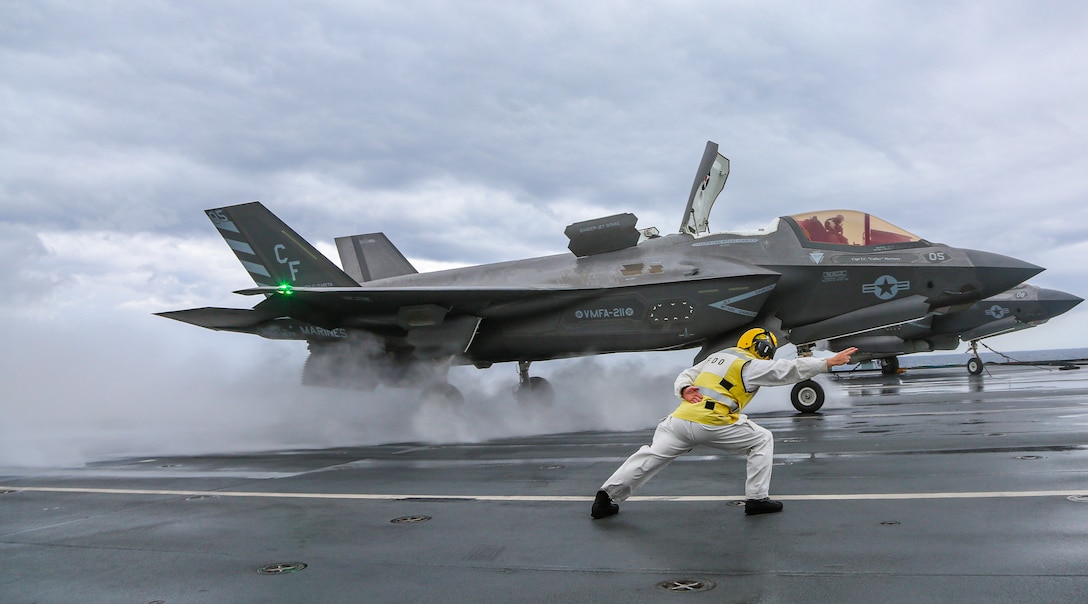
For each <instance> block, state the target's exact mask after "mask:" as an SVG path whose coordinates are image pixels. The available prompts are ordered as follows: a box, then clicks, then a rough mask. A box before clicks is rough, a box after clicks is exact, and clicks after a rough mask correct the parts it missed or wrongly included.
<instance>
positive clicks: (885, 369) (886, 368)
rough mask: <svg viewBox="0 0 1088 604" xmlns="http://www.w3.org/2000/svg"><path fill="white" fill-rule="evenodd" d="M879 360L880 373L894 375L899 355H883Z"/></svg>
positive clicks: (897, 370) (897, 371)
mask: <svg viewBox="0 0 1088 604" xmlns="http://www.w3.org/2000/svg"><path fill="white" fill-rule="evenodd" d="M879 362H880V373H881V374H883V375H896V374H898V373H899V357H884V358H883V359H880V361H879Z"/></svg>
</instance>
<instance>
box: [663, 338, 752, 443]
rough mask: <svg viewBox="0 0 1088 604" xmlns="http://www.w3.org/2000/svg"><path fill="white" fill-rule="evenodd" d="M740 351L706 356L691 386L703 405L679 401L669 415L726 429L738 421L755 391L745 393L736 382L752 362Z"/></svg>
mask: <svg viewBox="0 0 1088 604" xmlns="http://www.w3.org/2000/svg"><path fill="white" fill-rule="evenodd" d="M756 358H759V357H756V356H755V355H753V354H751V353H750V352H748V351H747V350H744V349H743V348H728V349H726V350H721V351H719V352H716V353H714V354H712V355H710V356H709V357H707V360H706V362H705V363H704V365H703V370H702V372H701V373H700V374H699V376H698V377H696V378H695V384H694V386H695V387H696V388H698V389H699V394H702V395H703V402H701V403H689V402H687V401H681V403H680V406H679V407H677V408H676V411H673V412H672V416H673V417H675V418H678V419H686V420H688V421H691V422H697V423H700V424H707V425H710V426H727V425H729V424H733V423H736V422H737V421H739V420H740V413H741V410H742V409H744V406H745V405H747V404H748V401H750V400H752V397H754V396H755V395H756V392H758V391H759V388H758V387H757V388H756V389H755V390H753V391H751V392H748V391H747V390H745V389H744V382H743V381H741V379H740V372H741V370H742V369H744V366H745V365H747V364H748V363H749V362H751V360H752V359H756Z"/></svg>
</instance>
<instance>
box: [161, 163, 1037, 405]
mask: <svg viewBox="0 0 1088 604" xmlns="http://www.w3.org/2000/svg"><path fill="white" fill-rule="evenodd" d="M717 149H718V147H717V145H716V144H715V143H713V142H708V143H707V146H706V150H705V151H704V155H703V158H702V161H701V162H700V165H699V169H698V171H697V173H696V177H695V180H694V182H693V184H692V189H691V193H690V195H689V198H688V203H687V207H686V208H685V212H684V217H683V219H682V222H681V227H680V232H679V233H674V234H671V235H667V236H660V235H659V233H658V231H657V230H656V229H642V230H641V231H640V230H638V229H636V228H635V225H636V224H637V219H636V218H635V216H634V215H632V214H617V215H613V216H607V217H604V218H599V219H595V220H589V221H585V222H578V223H574V224H571V225H570V226H568V227H567V229H566V231H565V233H566V235H567V237H568V238H569V239H570V245H569V246H568V249H569V250H570V251H569V253H562V254H557V255H552V256H545V257H540V258H531V259H526V260H517V261H511V262H502V263H497V264H487V265H480V266H472V267H465V268H458V269H452V270H444V271H436V272H430V273H418V272H417V271H416V270H415V268H413V267H412V265H411V264H410V263H409V262H408V260H407V259H405V257H404V256H403V254H401V253H400V251H399V250H397V249H396V247H394V246H393V244H392V243H391V242H390V241H389V239H388V238H387V237H386V236H385V235H384V234H382V233H372V234H366V235H355V236H350V237H340V238H337V239H336V246H337V249H338V251H339V254H340V258H341V261H342V264H343V267H344V268H343V269H341V268H340V267H338V266H337V265H335V264H334V263H333V262H331V261H330V260H328V259H327V258H325V257H324V256H323V255H322V254H321V253H320V252H318V251H317V249H315V248H314V247H313V246H312V245H310V244H309V243H308V242H306V241H305V240H304V239H303V238H302V237H301V236H299V235H298V234H297V233H296V232H295V231H294V230H292V229H291V228H290V227H288V226H287V225H286V224H285V223H283V222H282V221H281V220H280V219H279V218H277V217H276V216H275V215H273V214H272V213H271V212H270V211H269V210H268V209H266V208H265V207H264V206H263V205H262V204H261V203H259V202H251V203H246V204H241V205H234V206H226V207H221V208H214V209H210V210H206V213H207V215H208V217H209V218H210V219H211V221H212V223H213V224H214V225H215V227H216V228H217V230H218V231H219V233H220V234H221V235H222V236H223V238H224V239H225V240H226V242H227V244H228V245H229V246H230V247H231V249H232V250H233V251H234V253H235V255H236V256H237V257H238V260H239V261H240V262H241V263H242V265H243V266H244V267H245V268H246V270H247V271H248V272H249V274H250V276H251V277H252V278H253V280H254V281H255V282H256V284H257V287H251V288H247V289H242V290H238V291H237V292H236V293H239V294H242V295H247V296H261V297H262V300H261V301H260V302H259V303H258V304H256V305H255V306H254V307H253V308H250V309H235V308H196V309H189V310H178V311H170V312H163V313H158V314H159V315H160V316H164V317H168V318H171V319H176V320H179V321H183V322H186V323H191V324H193V325H198V326H201V327H206V328H209V329H214V330H225V331H234V332H242V333H250V334H256V335H260V336H263V337H265V338H271V339H291V340H305V341H307V342H308V344H309V351H310V354H309V358H308V359H307V361H306V365H305V367H304V368H303V372H302V381H303V383H305V384H309V385H326V386H339V387H344V386H347V387H354V388H360V389H372V388H374V387H376V386H377V385H378V384H379V383H383V384H386V385H416V386H424V394H425V395H427V396H431V395H439V396H440V397H442V398H446V399H450V400H455V401H456V400H459V399H461V395H460V393H459V392H457V390H456V389H455V388H454V387H452V386H451V385H449V384H448V383H447V382H446V371H447V370H448V368H449V366H450V365H451V364H472V365H475V366H476V367H478V368H486V367H490V366H491V365H492V364H494V363H503V362H517V364H518V373H519V385H518V387H517V389H516V390H515V396H516V398H518V399H519V400H523V401H524V400H529V399H538V400H541V399H542V400H548V399H550V397H551V395H552V394H551V393H552V390H551V385H550V384H548V382H547V381H545V380H544V379H543V378H540V377H535V376H530V375H529V366H530V363H532V362H533V361H540V360H548V359H556V358H561V357H571V356H580V355H589V354H603V353H614V352H635V351H653V350H675V349H688V348H698V349H699V352H698V353H697V355H696V360H701V359H702V358H705V357H706V356H707V355H709V354H710V353H712V352H714V351H716V350H720V349H722V348H725V347H728V346H732V345H734V344H735V343H736V338H737V337H738V336H739V334H740V333H743V331H745V330H746V329H748V328H749V327H751V326H753V325H759V326H763V327H765V328H767V329H771V330H773V331H775V332H776V334H778V335H780V336H781V339H782V340H783V341H787V342H792V343H794V344H796V345H797V346H798V350H799V353H800V354H810V353H811V350H812V347H813V345H814V344H815V343H816V342H817V341H820V340H828V339H832V338H841V337H845V336H849V335H853V334H857V333H862V332H866V331H870V330H873V329H878V328H883V327H888V326H892V325H899V324H904V323H907V322H910V321H914V320H917V319H921V318H923V317H925V316H927V315H929V314H930V313H933V312H936V311H937V310H939V309H942V308H946V307H955V306H966V305H970V304H973V303H975V302H978V301H979V300H982V299H985V298H987V297H989V296H993V295H996V294H998V293H1000V292H1002V291H1005V290H1007V289H1009V288H1011V287H1013V286H1015V285H1017V284H1020V283H1022V282H1024V281H1025V280H1027V279H1028V278H1030V277H1032V276H1033V275H1035V274H1037V273H1039V272H1041V271H1042V270H1043V269H1042V268H1041V267H1038V266H1035V265H1034V264H1030V263H1027V262H1024V261H1021V260H1017V259H1015V258H1010V257H1007V256H1002V255H999V254H996V253H991V252H983V251H977V250H969V249H961V248H955V247H951V246H948V245H944V244H940V243H931V242H929V241H927V240H925V239H922V238H921V237H918V236H916V235H913V234H912V233H910V232H908V231H906V230H904V229H902V228H899V227H897V226H894V225H892V224H890V223H888V222H886V221H884V220H881V219H879V218H877V217H875V216H872V215H871V214H869V213H867V212H862V211H854V210H830V211H818V212H804V213H799V214H793V215H789V216H781V217H779V218H776V219H774V220H773V221H772V222H771V223H770V225H769V226H768V227H766V228H764V229H758V230H754V231H750V232H729V233H716V234H711V233H709V227H708V216H709V212H710V208H711V207H712V206H713V204H714V201H715V199H716V198H717V197H718V194H719V193H720V192H721V190H722V188H723V187H724V185H725V181H726V179H727V178H728V175H729V160H728V159H727V158H725V157H724V156H722V155H721V154H720V153H718V152H717ZM806 388H807V389H805V390H803V391H802V392H801V393H800V394H796V393H795V406H797V404H798V402H801V403H803V404H802V405H801V406H799V407H798V408H799V409H805V408H806V405H807V409H809V410H814V409H813V407H815V408H818V407H819V406H818V405H814V402H815V401H813V400H810V399H811V398H815V397H816V395H818V398H819V399H820V401H819V402H820V404H822V398H823V394H822V392H820V391H818V388H819V387H818V384H815V383H812V384H810V385H808V386H806ZM798 397H799V398H800V400H798Z"/></svg>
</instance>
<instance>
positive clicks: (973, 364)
mask: <svg viewBox="0 0 1088 604" xmlns="http://www.w3.org/2000/svg"><path fill="white" fill-rule="evenodd" d="M967 373H970V374H971V375H981V374H982V359H980V358H978V357H971V358H970V359H967Z"/></svg>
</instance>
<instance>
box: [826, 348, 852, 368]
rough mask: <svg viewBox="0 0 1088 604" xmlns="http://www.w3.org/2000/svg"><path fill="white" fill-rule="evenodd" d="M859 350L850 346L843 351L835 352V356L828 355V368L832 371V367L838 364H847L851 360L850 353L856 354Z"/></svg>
mask: <svg viewBox="0 0 1088 604" xmlns="http://www.w3.org/2000/svg"><path fill="white" fill-rule="evenodd" d="M857 351H858V349H857V348H855V347H850V348H847V349H846V350H841V351H839V352H837V353H835V354H834V355H833V356H829V357H827V370H828V371H831V368H832V367H836V366H838V365H845V364H847V363H849V362H850V355H852V354H854V353H855V352H857Z"/></svg>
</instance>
